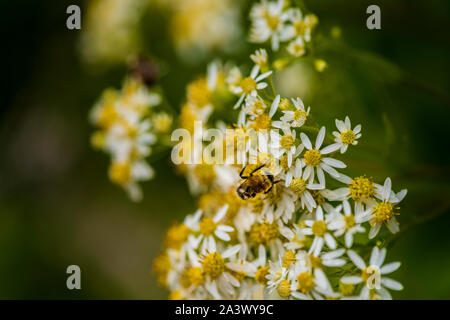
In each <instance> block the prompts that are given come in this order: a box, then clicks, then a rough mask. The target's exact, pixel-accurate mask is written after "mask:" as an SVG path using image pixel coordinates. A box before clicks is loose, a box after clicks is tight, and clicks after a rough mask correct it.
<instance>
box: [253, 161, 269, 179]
mask: <svg viewBox="0 0 450 320" xmlns="http://www.w3.org/2000/svg"><path fill="white" fill-rule="evenodd" d="M266 164H267V162H266V163H264V164H262V165H260V166H259V167H257V168H256V169H254V170H253V171H252V172H250V176H252V175H253V174H254V173H255V172H256V171H258V170H259V169H261V168H263V167H264V166H265V165H266Z"/></svg>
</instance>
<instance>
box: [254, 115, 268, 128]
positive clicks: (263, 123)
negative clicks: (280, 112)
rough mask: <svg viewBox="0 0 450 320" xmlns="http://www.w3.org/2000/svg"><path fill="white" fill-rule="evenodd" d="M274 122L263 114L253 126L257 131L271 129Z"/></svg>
mask: <svg viewBox="0 0 450 320" xmlns="http://www.w3.org/2000/svg"><path fill="white" fill-rule="evenodd" d="M271 122H272V120H271V119H270V117H269V116H268V115H267V114H261V115H259V116H258V117H256V119H255V122H254V123H253V124H252V128H253V129H255V130H264V129H269V128H270V124H271Z"/></svg>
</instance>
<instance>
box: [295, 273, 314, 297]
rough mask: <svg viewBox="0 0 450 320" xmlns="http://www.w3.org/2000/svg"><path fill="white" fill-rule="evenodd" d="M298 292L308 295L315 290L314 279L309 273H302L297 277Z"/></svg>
mask: <svg viewBox="0 0 450 320" xmlns="http://www.w3.org/2000/svg"><path fill="white" fill-rule="evenodd" d="M297 280H298V290H299V291H300V292H302V293H308V292H310V291H311V290H312V289H313V288H314V277H313V275H312V274H310V273H309V272H302V273H300V274H299V275H298V276H297Z"/></svg>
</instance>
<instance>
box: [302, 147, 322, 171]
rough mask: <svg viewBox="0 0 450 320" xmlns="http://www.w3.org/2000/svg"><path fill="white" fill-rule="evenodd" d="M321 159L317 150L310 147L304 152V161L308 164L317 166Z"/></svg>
mask: <svg viewBox="0 0 450 320" xmlns="http://www.w3.org/2000/svg"><path fill="white" fill-rule="evenodd" d="M320 160H322V155H321V154H320V151H319V150H316V149H311V150H308V151H306V152H305V163H306V165H308V166H312V167H317V166H318V165H319V164H320Z"/></svg>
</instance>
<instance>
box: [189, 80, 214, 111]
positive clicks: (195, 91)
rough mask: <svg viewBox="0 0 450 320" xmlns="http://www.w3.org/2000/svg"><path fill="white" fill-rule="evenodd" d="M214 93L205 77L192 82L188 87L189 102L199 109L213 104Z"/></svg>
mask: <svg viewBox="0 0 450 320" xmlns="http://www.w3.org/2000/svg"><path fill="white" fill-rule="evenodd" d="M211 96H212V93H211V91H210V90H209V88H208V84H207V80H206V78H205V77H203V78H200V79H197V80H195V81H193V82H191V83H190V84H189V85H188V87H187V98H188V101H189V102H191V103H193V104H194V105H196V106H197V107H204V106H206V105H208V104H209V103H210V102H211Z"/></svg>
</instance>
